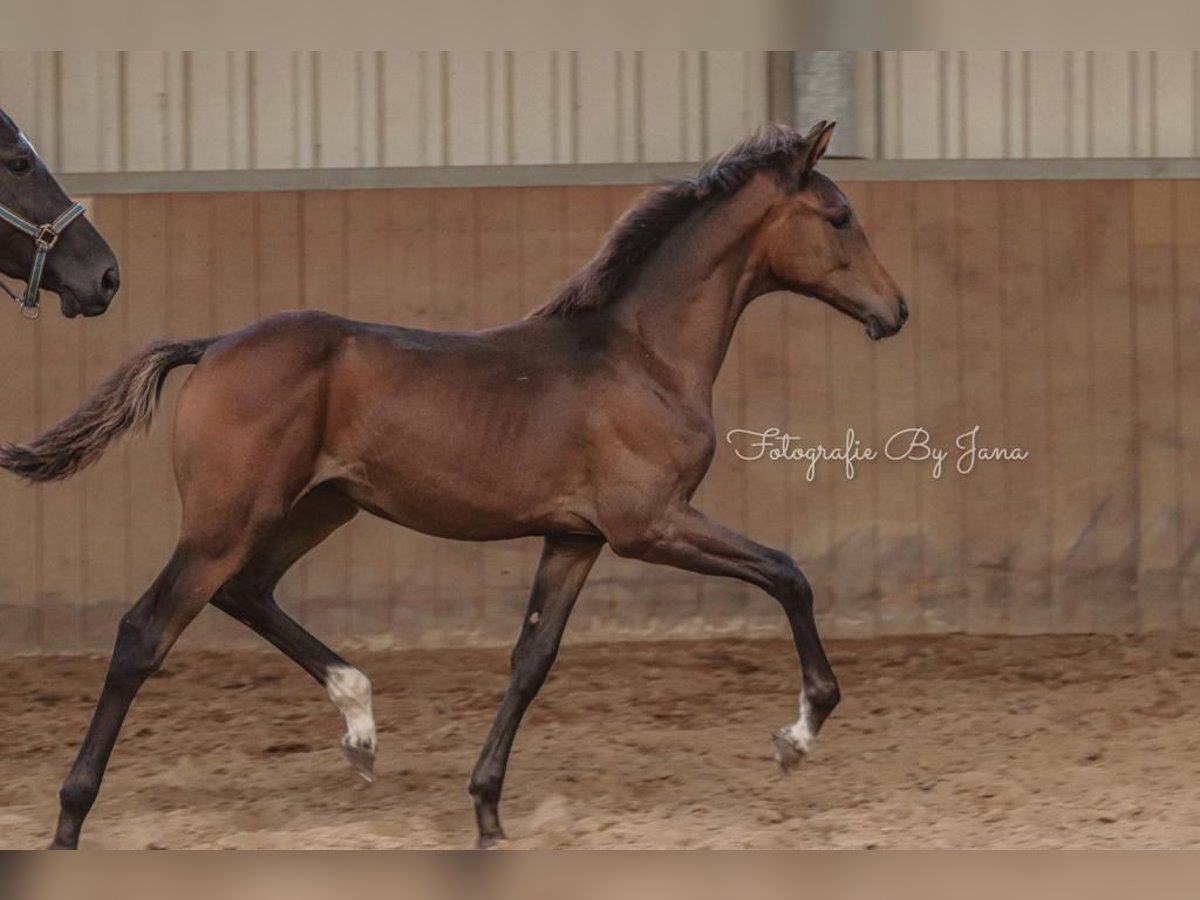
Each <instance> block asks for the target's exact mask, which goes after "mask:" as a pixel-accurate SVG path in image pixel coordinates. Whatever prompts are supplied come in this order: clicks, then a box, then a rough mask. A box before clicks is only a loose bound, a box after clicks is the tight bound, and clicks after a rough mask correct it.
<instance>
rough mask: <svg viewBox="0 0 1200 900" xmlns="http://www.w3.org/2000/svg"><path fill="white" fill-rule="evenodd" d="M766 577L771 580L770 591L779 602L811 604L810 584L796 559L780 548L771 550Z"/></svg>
mask: <svg viewBox="0 0 1200 900" xmlns="http://www.w3.org/2000/svg"><path fill="white" fill-rule="evenodd" d="M769 559H770V561H769V563H768V570H767V577H768V579H769V580H770V582H771V593H772V594H774V595H775V596H776V597H777V598H778V599H779V601H780V602H781V603H784V604H787V603H801V604H804V605H806V606H810V607H811V605H812V602H813V592H812V585H811V584H810V583H809V581H808V578H807V577H806V576H805V574H804V572H802V571H801V570H800V567H799V566H798V565H796V561H795V560H794V559H792V558H791V557H790V556H788V555H787V554H786V553H784V552H783V551H782V550H773V551H771V555H770V558H769Z"/></svg>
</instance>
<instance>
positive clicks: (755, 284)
mask: <svg viewBox="0 0 1200 900" xmlns="http://www.w3.org/2000/svg"><path fill="white" fill-rule="evenodd" d="M777 191H778V188H776V187H774V186H773V184H771V183H770V180H769V179H755V180H754V181H752V182H751V183H750V184H748V185H746V187H744V188H743V189H742V190H740V191H738V192H737V193H736V194H734V195H733V196H732V197H730V198H728V199H726V200H724V201H719V202H717V203H714V204H713V205H712V206H710V207H707V208H702V209H700V210H698V211H697V212H696V213H695V214H693V215H692V216H691V217H690V218H689V219H688V220H686V221H685V222H683V223H682V224H681V225H680V226H679V227H677V228H676V229H674V231H672V232H671V234H670V235H668V236H667V238H666V239H665V240H664V241H663V243H662V245H661V246H660V247H659V248H658V249H657V250H656V251H655V252H654V254H653V256H651V257H650V259H648V260H647V262H646V264H645V267H644V269H643V271H642V272H641V273H640V274H639V275H638V277H637V279H636V280H635V282H634V283H633V285H632V286H631V287H630V289H629V290H628V292H627V293H626V294H625V295H624V296H623V297H621V298H620V299H619V300H617V301H616V302H615V303H614V304H613V306H612V307H611V310H612V315H613V318H614V320H616V321H618V322H620V323H621V324H623V325H624V326H625V327H627V328H629V329H630V330H631V331H632V332H633V333H635V334H637V335H639V336H640V337H641V339H642V343H643V344H644V345H645V346H646V347H647V348H648V349H649V351H650V352H651V353H653V354H654V356H656V357H657V358H658V359H659V360H661V361H662V362H663V363H664V364H666V365H667V366H668V367H669V368H670V369H671V370H673V371H674V372H675V373H676V374H677V377H678V378H679V380H680V382H681V387H684V388H691V387H693V386H694V387H698V388H701V389H703V390H705V391H708V390H711V388H712V384H713V382H714V381H715V380H716V378H717V374H718V373H719V371H720V369H721V365H722V363H723V362H724V361H725V354H726V353H727V352H728V350H729V344H730V341H731V340H732V339H733V332H734V329H735V328H736V327H737V323H738V319H739V318H740V317H741V314H742V311H743V310H744V309H745V308H746V306H747V305H748V304H749V303H750V301H751V300H753V299H754V298H755V297H757V296H759V295H761V294H763V293H766V292H767V291H768V290H772V289H773V287H774V285H773V284H772V283H771V281H770V278H769V273H768V272H766V271H765V269H766V265H765V261H764V260H762V259H759V258H757V257H756V245H757V242H756V240H755V238H756V237H757V235H758V231H759V226H760V225H761V224H762V221H763V218H764V217H765V216H766V213H767V211H768V209H769V208H770V204H771V200H772V199H773V198H774V196H776V194H777Z"/></svg>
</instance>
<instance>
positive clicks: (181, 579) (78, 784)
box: [51, 546, 238, 849]
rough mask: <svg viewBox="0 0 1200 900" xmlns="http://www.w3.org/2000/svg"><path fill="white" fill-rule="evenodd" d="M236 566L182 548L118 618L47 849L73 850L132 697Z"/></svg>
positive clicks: (229, 560)
mask: <svg viewBox="0 0 1200 900" xmlns="http://www.w3.org/2000/svg"><path fill="white" fill-rule="evenodd" d="M237 564H238V563H237V562H236V561H235V560H234V558H233V557H232V555H231V554H222V555H211V554H207V553H197V552H195V551H191V550H188V549H186V548H184V547H182V546H181V547H179V548H177V549H176V551H175V554H174V555H173V556H172V557H171V560H170V562H168V563H167V566H166V568H164V569H163V571H162V573H161V574H160V575H159V576H158V578H157V579H155V581H154V584H153V585H151V587H150V589H149V590H148V591H147V592H146V593H145V594H143V595H142V598H141V599H140V600H139V601H138V602H137V603H136V604H135V605H134V606H133V608H132V609H131V610H130V611H129V612H128V613H126V614H125V616H124V617H123V618H122V619H121V624H120V627H119V628H118V630H117V641H116V646H115V647H114V649H113V654H112V659H111V660H110V662H109V666H108V675H107V677H106V678H105V681H104V687H103V689H102V690H101V692H100V699H99V701H98V702H97V704H96V711H95V713H94V714H93V716H92V722H91V725H90V726H89V727H88V731H87V735H86V736H85V737H84V739H83V745H82V746H81V747H80V748H79V754H78V756H77V757H76V759H75V763H74V765H72V767H71V771H70V772H69V773H68V774H67V777H66V779H65V780H64V781H63V785H62V789H61V790H60V791H59V800H60V804H61V806H60V812H59V817H58V828H57V830H56V832H55V835H54V843H53V844H52V845H51V846H52V847H55V848H60V849H74V848H75V847H76V846H78V844H79V832H80V830H81V829H82V827H83V820H84V819H85V818H86V817H87V814H88V812H89V811H90V810H91V808H92V804H93V803H94V802H95V800H96V795H97V794H98V793H99V791H100V782H101V780H102V779H103V778H104V770H105V767H106V766H107V765H108V759H109V757H110V756H111V754H112V750H113V746H114V745H115V744H116V741H117V735H118V733H119V732H120V730H121V725H122V723H123V722H124V721H125V715H126V713H128V711H129V707H130V705H131V704H132V703H133V698H134V697H135V696H136V695H137V692H138V690H139V689H140V688H141V686H142V684H144V683H145V681H146V679H147V678H149V677H150V676H151V675H152V674H154V673H155V672H156V671H158V669H159V667H160V666H161V665H162V662H163V659H165V658H166V655H167V652H168V651H169V650H170V649H171V646H172V645H173V644H174V643H175V641H176V639H177V638H178V637H179V635H180V634H181V633H182V632H183V630H184V629H185V628H186V627H187V626H188V624H189V623H190V622H191V621H192V619H194V618H195V617H196V614H197V613H199V612H200V610H201V609H203V608H204V605H205V604H206V603H208V600H209V598H210V597H212V595H213V593H214V592H215V591H216V590H217V588H218V587H220V585H221V583H222V582H223V581H224V580H225V579H226V578H228V577H229V575H230V574H231V571H232V570H235V569H236V567H237Z"/></svg>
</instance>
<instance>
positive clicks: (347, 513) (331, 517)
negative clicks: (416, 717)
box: [212, 486, 376, 781]
mask: <svg viewBox="0 0 1200 900" xmlns="http://www.w3.org/2000/svg"><path fill="white" fill-rule="evenodd" d="M357 512H358V507H357V506H356V505H355V504H354V502H353V501H351V500H349V499H348V498H347V497H345V496H344V495H343V494H341V493H339V492H338V491H337V490H336V489H335V488H333V487H332V486H321V487H317V488H315V489H314V490H312V491H311V492H310V493H308V494H307V495H305V496H304V497H303V498H302V499H301V500H300V501H299V502H298V503H297V504H296V506H295V507H294V508H293V509H292V511H291V512H290V513H288V517H287V519H286V520H285V521H284V523H283V526H282V527H281V528H280V529H279V531H278V532H277V533H276V534H275V536H274V537H273V538H271V540H270V541H269V542H268V543H267V544H266V546H264V547H263V548H262V549H261V550H260V551H259V552H258V554H256V555H255V557H254V559H252V560H251V561H250V562H249V563H248V564H247V565H246V567H245V568H243V569H242V571H240V572H238V574H237V575H235V576H234V577H233V578H231V579H230V580H229V581H228V582H227V583H226V584H225V585H224V586H223V587H222V588H221V590H220V591H218V592H217V595H216V596H215V597H213V600H212V603H213V605H214V606H216V607H217V608H218V609H220V610H221V611H222V612H225V613H228V614H229V615H230V616H233V618H235V619H237V620H238V621H239V622H242V623H243V624H244V625H246V626H248V627H249V628H251V629H252V630H253V631H255V632H256V633H258V634H259V635H261V636H262V637H263V638H265V639H266V640H267V641H269V642H270V643H271V644H273V645H274V646H275V647H277V648H278V649H279V650H281V651H283V653H284V654H285V655H286V656H287V657H288V658H289V659H291V660H292V661H294V662H295V663H296V664H297V665H299V666H300V668H302V669H304V671H305V672H307V673H308V674H309V675H311V676H312V677H313V678H314V679H315V680H316V681H317V683H318V684H320V685H321V686H322V687H324V688H325V689H326V690H327V691H328V692H329V696H330V699H332V700H333V702H334V704H336V706H337V707H338V709H340V710H341V711H342V714H343V715H344V716H345V718H346V735H345V737H343V738H342V750H343V751H344V752H345V754H346V758H347V759H348V760H349V761H350V764H351V765H352V766H353V767H354V769H355V771H357V772H358V774H359V775H361V776H362V777H363V778H365V779H366V780H367V781H374V779H375V747H376V740H375V716H374V714H373V712H372V709H371V682H370V680H368V678H367V676H366V675H365V674H363V673H362V672H361V671H359V670H358V669H356V668H355V667H354V666H352V665H350V663H348V662H346V660H344V659H343V658H342V657H341V656H339V655H338V654H337V653H335V652H334V651H333V650H330V649H329V648H328V647H326V646H325V645H324V644H323V643H321V641H319V640H318V639H317V638H315V637H313V635H312V634H310V633H309V632H308V631H307V630H305V628H304V627H303V626H302V625H300V623H299V622H297V621H296V620H295V619H293V618H292V617H291V616H289V615H288V614H287V613H285V612H284V611H283V610H282V609H280V608H279V606H278V605H277V604H276V602H275V596H274V591H275V585H276V584H278V583H279V579H280V578H282V577H283V575H284V573H285V572H287V570H288V569H290V568H291V567H292V566H293V565H294V564H295V563H296V561H297V560H299V559H300V557H302V556H304V554H305V553H307V552H308V551H309V550H311V549H313V548H314V547H316V546H317V545H318V544H319V543H321V541H323V540H325V538H327V537H329V535H331V534H333V532H334V531H336V530H337V529H338V528H340V527H341V526H342V525H344V524H346V523H347V522H349V521H350V520H351V519H352V518H354V515H355V513H357Z"/></svg>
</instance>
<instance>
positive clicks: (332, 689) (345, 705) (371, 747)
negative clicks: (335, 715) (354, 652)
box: [325, 666, 375, 754]
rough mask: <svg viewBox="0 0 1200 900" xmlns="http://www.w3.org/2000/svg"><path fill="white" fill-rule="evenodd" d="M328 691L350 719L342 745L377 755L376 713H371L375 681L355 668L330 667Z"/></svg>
mask: <svg viewBox="0 0 1200 900" xmlns="http://www.w3.org/2000/svg"><path fill="white" fill-rule="evenodd" d="M325 689H326V690H327V691H329V699H330V700H332V701H333V702H334V704H335V705H336V706H337V708H338V709H340V710H341V711H342V715H344V716H345V717H346V737H345V738H344V739H343V741H342V743H344V744H346V745H347V746H348V747H357V748H360V749H362V750H367V751H369V752H370V753H371V754H374V753H375V713H374V712H372V710H371V681H370V679H369V678H367V676H366V675H364V674H363V673H362V672H360V671H359V670H358V669H356V668H354V667H353V666H330V667H329V669H328V670H327V671H326V673H325Z"/></svg>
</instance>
